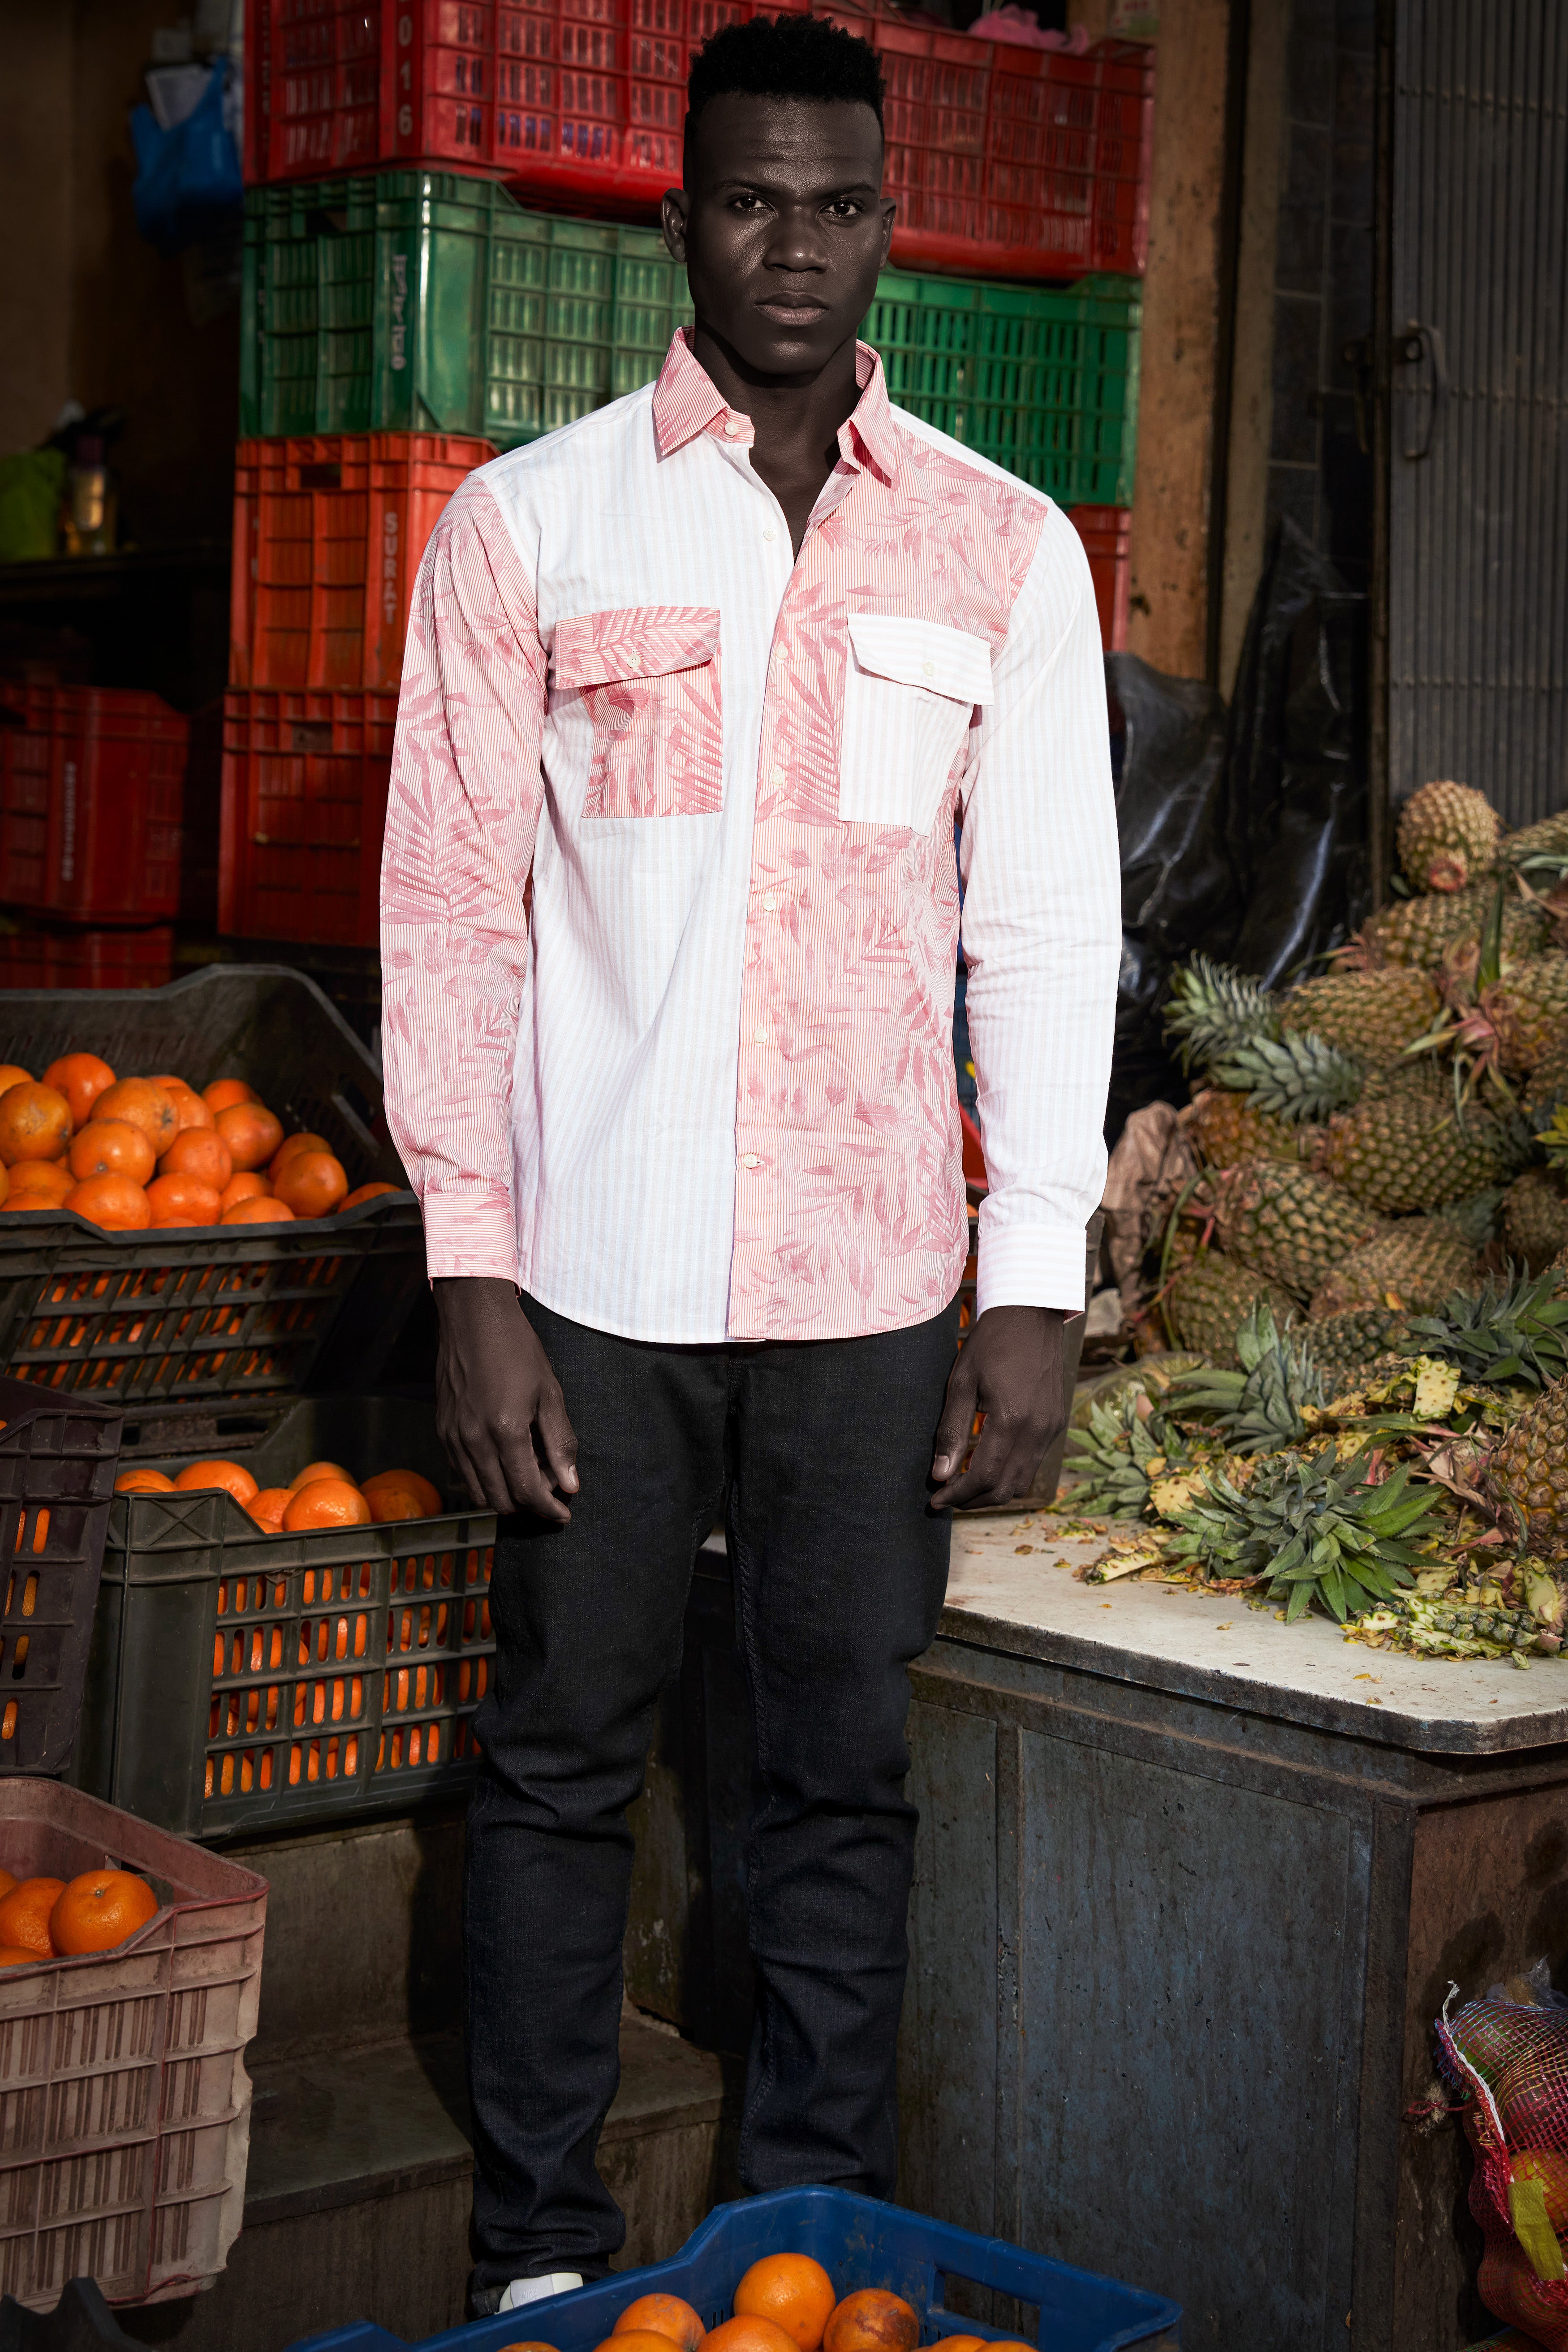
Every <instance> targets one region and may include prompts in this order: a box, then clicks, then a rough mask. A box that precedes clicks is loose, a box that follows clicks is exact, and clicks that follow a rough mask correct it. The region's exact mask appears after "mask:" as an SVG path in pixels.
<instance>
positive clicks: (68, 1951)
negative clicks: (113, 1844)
mask: <svg viewBox="0 0 1568 2352" xmlns="http://www.w3.org/2000/svg"><path fill="white" fill-rule="evenodd" d="M157 1909H158V1898H157V1896H156V1895H154V1894H153V1889H152V1888H151V1887H150V1886H149V1885H148V1884H147V1881H146V1880H145V1879H144V1878H142V1877H140V1876H139V1875H138V1874H137V1873H136V1872H135V1871H133V1870H111V1869H110V1868H109V1867H108V1866H107V1865H105V1867H104V1868H103V1869H101V1870H84V1871H83V1872H82V1874H81V1875H80V1876H79V1878H73V1879H72V1880H71V1881H70V1883H69V1884H67V1883H66V1881H65V1880H64V1879H63V1878H17V1877H16V1875H15V1874H14V1873H13V1872H11V1871H9V1870H0V1969H33V1968H37V1964H38V1962H39V1961H40V1960H63V1959H74V1958H76V1957H77V1956H78V1954H79V1953H81V1952H112V1951H113V1950H114V1948H115V1947H116V1946H117V1945H119V1944H123V1943H124V1941H125V1939H126V1937H128V1936H133V1935H134V1934H135V1933H136V1931H137V1929H138V1928H139V1927H145V1926H146V1925H147V1922H148V1920H149V1919H151V1918H152V1917H153V1916H154V1914H155V1913H156V1911H157Z"/></svg>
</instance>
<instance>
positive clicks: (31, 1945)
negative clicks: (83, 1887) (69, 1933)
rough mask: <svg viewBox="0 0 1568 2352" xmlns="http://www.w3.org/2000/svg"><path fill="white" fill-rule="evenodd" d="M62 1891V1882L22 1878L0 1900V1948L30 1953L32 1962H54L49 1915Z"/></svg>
mask: <svg viewBox="0 0 1568 2352" xmlns="http://www.w3.org/2000/svg"><path fill="white" fill-rule="evenodd" d="M65 1891H66V1883H65V1880H64V1879H63V1878H24V1879H23V1881H22V1883H21V1885H19V1886H13V1888H12V1889H11V1892H10V1894H9V1895H4V1896H0V1944H9V1945H11V1946H12V1948H14V1949H18V1948H19V1949H20V1950H22V1951H24V1952H31V1953H32V1954H33V1956H34V1958H44V1959H46V1960H49V1959H53V1958H54V1953H55V1948H54V1946H53V1944H52V1943H51V1942H50V1940H49V1914H50V1912H51V1911H52V1910H53V1909H54V1907H55V1905H56V1903H57V1902H58V1899H59V1897H60V1896H61V1895H63V1894H64V1893H65Z"/></svg>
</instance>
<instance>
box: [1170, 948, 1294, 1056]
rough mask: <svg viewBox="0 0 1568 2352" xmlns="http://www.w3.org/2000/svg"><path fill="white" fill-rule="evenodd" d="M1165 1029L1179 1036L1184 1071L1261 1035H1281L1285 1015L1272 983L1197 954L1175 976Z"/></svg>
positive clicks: (1178, 1041) (1176, 1036) (1177, 1042)
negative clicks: (1262, 982) (1281, 1019)
mask: <svg viewBox="0 0 1568 2352" xmlns="http://www.w3.org/2000/svg"><path fill="white" fill-rule="evenodd" d="M1171 988H1172V993H1171V996H1170V997H1169V999H1168V1000H1167V1003H1166V1005H1165V1030H1166V1034H1167V1035H1168V1036H1171V1037H1173V1038H1174V1039H1175V1041H1176V1045H1177V1048H1178V1051H1179V1052H1180V1054H1181V1056H1182V1067H1183V1069H1184V1070H1187V1069H1191V1067H1192V1066H1193V1064H1194V1062H1196V1063H1198V1064H1199V1065H1200V1066H1204V1067H1207V1066H1209V1065H1210V1064H1212V1063H1213V1062H1214V1061H1215V1059H1216V1058H1219V1057H1223V1056H1224V1055H1226V1054H1229V1053H1232V1052H1234V1051H1235V1049H1236V1048H1237V1046H1240V1045H1250V1044H1252V1043H1253V1041H1254V1040H1255V1039H1257V1038H1259V1037H1268V1038H1273V1037H1278V1035H1279V1016H1278V1014H1277V1013H1276V1012H1275V1009H1274V1000H1273V998H1272V997H1271V996H1270V995H1269V993H1268V990H1267V989H1266V988H1261V987H1259V985H1258V982H1257V981H1255V980H1253V979H1251V978H1249V977H1248V975H1247V973H1246V972H1244V971H1234V970H1233V969H1232V967H1231V966H1230V965H1229V964H1224V963H1216V962H1215V961H1214V959H1213V957H1212V956H1206V955H1194V957H1193V959H1192V961H1191V962H1190V963H1185V964H1182V965H1179V966H1178V967H1177V969H1176V971H1173V973H1172V975H1171Z"/></svg>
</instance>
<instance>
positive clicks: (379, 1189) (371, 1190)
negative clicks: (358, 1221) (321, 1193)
mask: <svg viewBox="0 0 1568 2352" xmlns="http://www.w3.org/2000/svg"><path fill="white" fill-rule="evenodd" d="M396 1190H397V1186H396V1185H395V1184H361V1185H358V1186H356V1188H355V1189H354V1191H353V1192H351V1193H350V1194H349V1196H348V1199H347V1200H346V1201H340V1202H338V1206H339V1208H340V1209H357V1208H358V1207H359V1204H360V1202H362V1201H374V1200H375V1199H377V1198H378V1197H379V1195H380V1194H381V1193H383V1192H396Z"/></svg>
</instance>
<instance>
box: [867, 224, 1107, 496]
mask: <svg viewBox="0 0 1568 2352" xmlns="http://www.w3.org/2000/svg"><path fill="white" fill-rule="evenodd" d="M861 331H862V333H863V334H864V336H865V339H866V341H868V343H874V344H875V345H876V347H877V349H878V351H879V352H880V353H881V355H882V366H883V369H884V371H885V372H886V374H887V379H888V391H889V394H890V396H891V398H892V399H893V400H894V402H895V403H896V404H898V406H899V407H900V408H907V409H909V410H910V413H911V415H915V416H919V417H921V418H923V419H924V420H925V422H926V423H927V424H929V425H936V426H937V427H938V428H939V429H940V430H941V431H942V432H943V433H951V434H952V437H953V439H954V440H955V441H962V442H963V445H964V446H965V448H968V449H973V450H976V451H977V452H978V453H979V455H980V456H981V457H989V458H990V459H991V460H992V461H993V463H994V464H995V465H998V466H1005V467H1006V469H1007V471H1008V472H1009V473H1010V474H1017V475H1020V476H1021V477H1022V478H1023V479H1024V480H1025V481H1026V482H1030V483H1032V484H1033V485H1034V487H1035V488H1036V489H1037V490H1045V491H1047V493H1048V495H1049V496H1050V497H1051V498H1053V499H1056V501H1057V503H1058V505H1059V506H1064V507H1072V506H1105V507H1126V506H1131V503H1132V468H1133V461H1134V458H1135V457H1136V454H1137V437H1138V348H1139V340H1140V335H1141V331H1142V289H1141V288H1140V285H1139V282H1138V280H1137V279H1136V278H1082V279H1080V280H1079V283H1078V284H1077V285H1076V286H1073V287H1070V288H1066V289H1061V290H1059V291H1058V290H1051V289H1046V288H1043V287H1035V286H1006V285H998V284H997V283H996V282H995V281H994V279H985V278H926V277H913V276H910V275H909V274H908V273H906V272H905V271H903V270H899V269H885V270H884V271H883V272H882V275H881V277H880V278H879V280H878V283H877V299H876V300H875V301H874V302H873V303H872V305H871V308H870V310H869V311H868V314H867V318H866V322H865V325H864V327H863V328H862V330H861Z"/></svg>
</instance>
